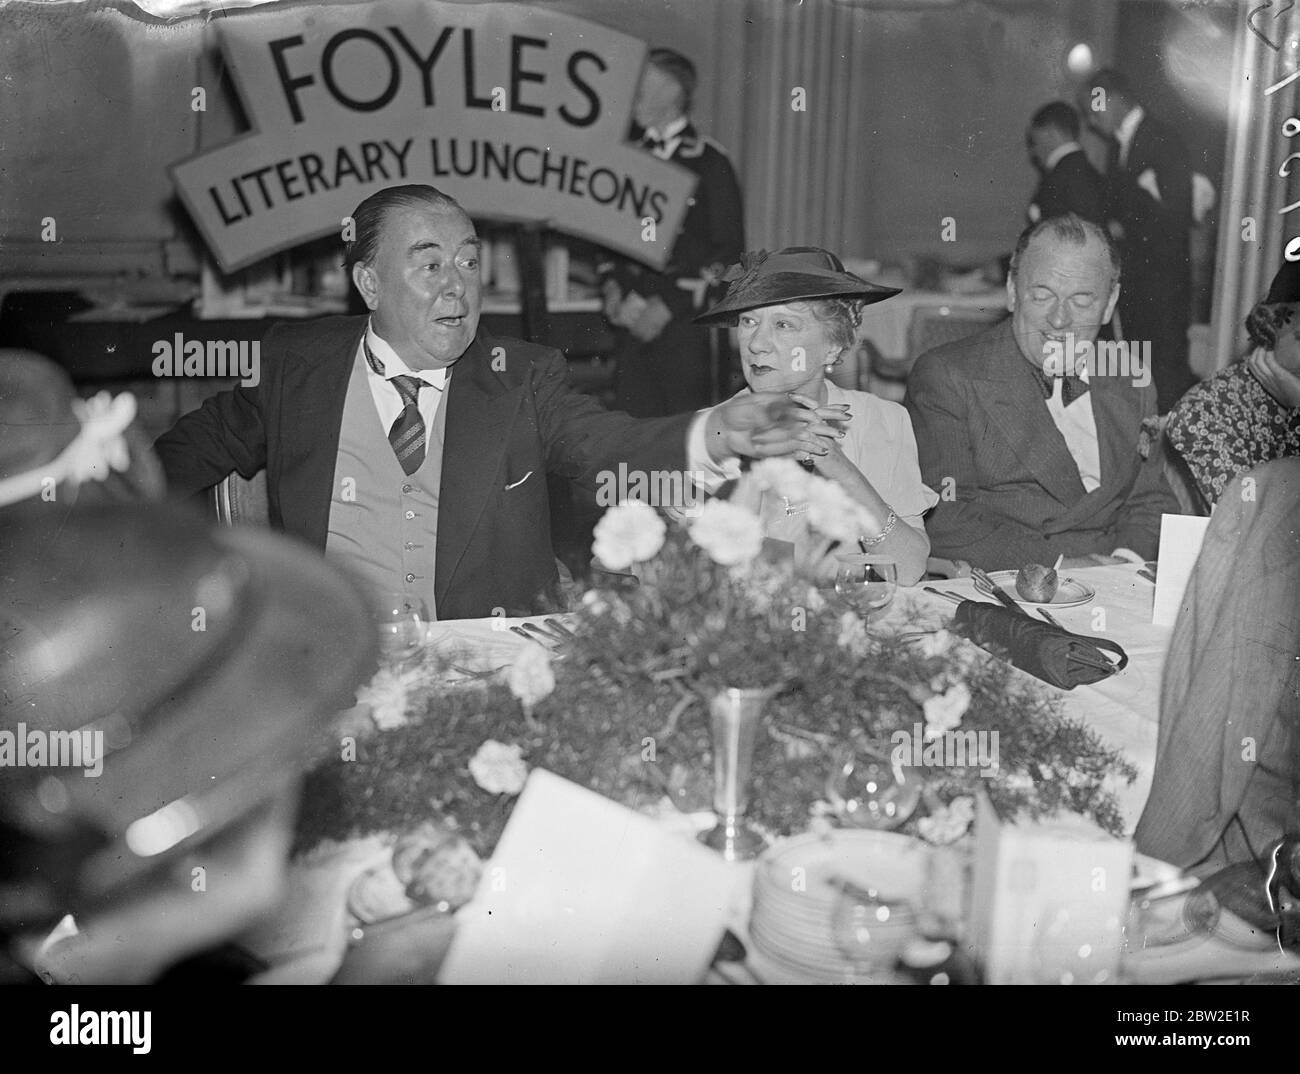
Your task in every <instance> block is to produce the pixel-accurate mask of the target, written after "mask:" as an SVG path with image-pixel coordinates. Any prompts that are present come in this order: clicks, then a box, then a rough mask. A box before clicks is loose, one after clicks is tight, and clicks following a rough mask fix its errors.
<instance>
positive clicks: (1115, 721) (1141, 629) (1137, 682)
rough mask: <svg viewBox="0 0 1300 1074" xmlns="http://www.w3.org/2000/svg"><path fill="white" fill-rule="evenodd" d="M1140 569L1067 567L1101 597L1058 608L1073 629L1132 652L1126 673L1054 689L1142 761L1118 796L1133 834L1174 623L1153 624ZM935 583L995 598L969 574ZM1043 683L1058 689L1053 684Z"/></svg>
mask: <svg viewBox="0 0 1300 1074" xmlns="http://www.w3.org/2000/svg"><path fill="white" fill-rule="evenodd" d="M1138 569H1139V568H1138V566H1137V565H1136V564H1124V565H1122V566H1115V567H1089V568H1086V569H1084V570H1077V571H1069V572H1065V577H1070V578H1075V579H1077V580H1079V581H1080V582H1085V583H1086V584H1088V585H1090V586H1092V587H1093V588H1094V589H1095V590H1096V591H1097V595H1096V597H1095V598H1093V600H1092V601H1090V602H1089V603H1087V604H1082V605H1080V606H1078V607H1076V608H1061V609H1056V610H1053V612H1052V614H1053V616H1055V618H1056V619H1057V620H1058V621H1059V622H1060V624H1061V625H1062V626H1063V627H1065V628H1066V629H1067V630H1073V631H1075V632H1076V633H1078V634H1083V635H1089V634H1096V635H1098V636H1103V637H1107V638H1109V639H1111V640H1112V641H1115V642H1118V643H1119V644H1120V645H1121V646H1123V648H1124V651H1125V652H1127V653H1128V657H1129V662H1128V666H1127V667H1126V668H1125V669H1124V670H1123V671H1121V672H1119V674H1117V675H1112V676H1111V677H1110V678H1108V679H1102V680H1101V682H1098V683H1095V684H1093V685H1092V686H1076V687H1075V688H1074V689H1073V690H1069V691H1065V690H1055V691H1053V692H1055V693H1057V694H1058V695H1059V696H1060V697H1061V698H1062V699H1063V701H1064V704H1065V711H1066V714H1067V715H1069V716H1073V717H1075V718H1077V719H1079V720H1082V721H1083V722H1084V723H1086V724H1087V725H1088V726H1089V727H1090V728H1092V729H1093V730H1094V731H1096V732H1097V734H1099V735H1100V736H1101V737H1102V739H1103V740H1105V741H1106V742H1107V743H1108V744H1109V745H1111V746H1114V747H1115V748H1117V749H1120V750H1122V751H1123V752H1124V754H1125V755H1126V756H1127V757H1128V759H1129V760H1130V761H1132V762H1133V763H1134V764H1135V765H1136V766H1137V769H1138V778H1137V779H1136V780H1135V781H1134V782H1133V784H1132V785H1131V786H1129V787H1127V788H1125V789H1124V790H1123V791H1121V792H1120V794H1119V800H1120V803H1119V804H1120V809H1121V811H1122V812H1123V814H1124V818H1125V820H1126V821H1127V822H1128V828H1129V831H1130V832H1131V831H1132V829H1133V828H1134V827H1135V826H1136V825H1137V821H1138V817H1139V816H1141V814H1142V807H1143V805H1144V804H1145V803H1146V799H1147V795H1148V794H1149V793H1150V791H1151V776H1152V772H1153V771H1154V769H1155V750H1156V729H1157V725H1158V722H1159V717H1160V677H1161V673H1162V672H1163V670H1164V662H1165V651H1166V649H1167V648H1168V646H1169V635H1170V633H1171V629H1170V628H1169V627H1161V626H1155V625H1153V624H1152V622H1151V608H1152V602H1153V600H1154V598H1155V590H1156V587H1155V586H1154V585H1152V584H1151V583H1150V582H1148V581H1147V580H1146V579H1144V578H1140V577H1138V574H1137V571H1138ZM931 584H932V585H933V587H934V588H936V589H945V590H948V591H950V592H953V593H958V594H960V595H961V596H965V597H974V598H976V599H979V600H988V599H990V598H987V597H982V596H980V595H979V594H978V593H977V592H976V590H975V586H974V583H973V582H972V581H971V580H970V579H950V580H948V581H942V582H933V583H931ZM922 596H923V597H924V600H925V601H926V602H927V607H929V608H932V609H934V610H935V611H937V612H940V613H943V614H945V615H948V616H950V615H951V613H952V611H954V610H955V606H954V605H953V604H952V603H950V602H948V601H945V600H943V599H942V598H940V597H934V596H931V595H929V594H923V595H922ZM1043 688H1044V689H1047V690H1052V689H1053V688H1052V687H1049V686H1047V685H1046V684H1044V687H1043Z"/></svg>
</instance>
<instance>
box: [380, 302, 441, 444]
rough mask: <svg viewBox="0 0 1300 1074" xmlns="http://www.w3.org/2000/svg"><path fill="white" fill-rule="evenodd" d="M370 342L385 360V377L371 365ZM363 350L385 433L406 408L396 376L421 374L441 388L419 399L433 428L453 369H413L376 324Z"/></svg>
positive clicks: (426, 422)
mask: <svg viewBox="0 0 1300 1074" xmlns="http://www.w3.org/2000/svg"><path fill="white" fill-rule="evenodd" d="M366 343H369V344H370V351H371V353H372V354H374V356H375V357H376V358H378V359H379V361H380V362H381V363H383V366H384V374H383V376H380V375H379V374H378V373H376V372H375V371H374V369H372V368H371V366H370V363H369V362H366V357H365V344H366ZM359 350H360V351H361V355H360V358H361V361H363V362H366V380H367V383H369V385H370V394H371V395H372V396H373V397H374V400H375V409H376V410H377V411H378V412H379V421H380V423H381V424H382V425H383V427H384V435H385V436H387V435H388V430H389V429H391V428H392V427H393V422H395V421H396V420H397V419H398V417H400V416H401V413H402V411H403V410H404V409H405V404H404V403H403V402H402V396H401V393H400V392H399V391H398V390H397V388H396V387H395V386H394V385H392V384H390V383H389V382H390V381H391V380H392V379H393V378H394V377H418V378H419V379H420V380H422V381H424V383H425V384H429V385H432V386H433V387H434V388H436V389H437V391H432V392H426V391H421V392H420V397H419V402H418V405H419V407H420V417H421V418H423V419H424V427H425V429H426V430H427V429H432V428H433V419H434V416H435V415H436V414H437V413H438V407H439V405H440V404H441V402H442V397H443V396H444V395H445V394H446V388H447V381H448V379H449V377H450V374H451V370H450V368H442V369H418V370H416V369H411V368H410V367H409V366H408V365H407V364H406V363H405V362H404V361H402V359H401V358H399V357H398V356H397V352H396V351H395V350H393V348H392V347H390V346H389V345H388V344H387V343H385V342H384V340H383V339H382V338H381V337H380V336H379V335H378V333H376V332H375V327H374V325H373V324H368V325H366V335H365V340H364V341H363V342H362V345H361V347H360V348H359Z"/></svg>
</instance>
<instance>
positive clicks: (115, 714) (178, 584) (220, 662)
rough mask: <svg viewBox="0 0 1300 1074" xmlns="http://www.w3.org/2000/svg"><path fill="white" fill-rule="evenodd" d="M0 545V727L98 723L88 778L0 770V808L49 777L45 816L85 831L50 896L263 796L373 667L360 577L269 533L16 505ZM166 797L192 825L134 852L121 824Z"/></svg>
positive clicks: (110, 887) (114, 879)
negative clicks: (98, 753) (95, 836)
mask: <svg viewBox="0 0 1300 1074" xmlns="http://www.w3.org/2000/svg"><path fill="white" fill-rule="evenodd" d="M56 516H58V517H56ZM0 544H3V545H6V546H7V547H5V548H4V552H5V553H6V554H5V555H4V556H0V559H2V560H3V561H4V564H5V569H4V570H3V571H2V572H0V575H3V577H0V585H2V586H3V587H4V588H5V589H6V592H7V594H8V595H9V597H10V598H11V599H10V600H9V601H8V602H7V607H6V609H5V613H4V615H3V616H0V619H3V620H4V622H3V623H0V628H3V632H4V634H5V636H6V637H8V638H9V639H10V640H9V642H8V645H7V646H6V653H5V654H4V656H3V658H0V659H2V660H3V662H2V663H0V684H2V685H3V687H4V689H3V691H2V692H0V727H4V728H6V729H10V730H12V729H13V728H14V727H15V725H16V724H17V723H18V722H19V721H25V722H26V724H27V727H28V728H39V729H41V730H43V731H60V730H61V731H73V730H77V729H80V728H83V727H85V726H86V725H88V724H92V725H93V724H94V722H95V721H107V722H102V723H99V724H98V726H101V727H102V728H103V729H104V733H105V737H104V754H105V756H104V757H103V768H102V772H101V773H100V774H99V775H98V776H96V777H93V778H85V777H84V776H83V774H82V771H81V770H80V769H72V770H69V769H64V770H62V771H61V772H60V771H59V770H57V769H53V770H52V769H48V768H46V769H43V770H33V769H30V768H28V769H18V768H4V769H0V808H3V810H4V813H5V814H6V815H7V816H9V817H11V818H12V817H15V816H23V815H26V816H28V817H31V816H33V810H36V811H37V812H38V813H39V810H40V809H41V806H40V804H39V803H40V799H39V798H38V795H37V784H38V783H39V782H40V781H41V780H42V779H43V778H45V777H49V776H50V775H52V774H53V775H56V776H57V777H59V779H60V782H61V783H62V785H63V791H62V792H61V796H62V797H63V798H64V800H65V804H64V807H63V809H62V810H61V811H60V812H61V817H60V818H51V820H52V821H53V820H55V819H57V820H59V821H60V822H62V823H64V824H71V825H74V826H77V827H80V828H82V829H83V830H94V831H97V832H98V833H99V834H100V835H101V836H102V845H101V846H99V847H98V848H97V849H96V851H95V852H94V853H93V854H92V855H90V856H89V857H88V858H87V859H86V860H83V861H81V862H79V863H78V862H67V863H66V864H67V866H68V867H69V872H68V873H66V874H65V875H64V876H63V877H62V878H61V882H58V883H56V884H55V887H57V888H58V889H59V890H57V891H52V892H51V894H53V895H55V896H56V897H57V900H58V904H59V907H58V908H59V909H61V910H62V911H63V912H71V911H75V910H76V909H77V908H78V907H80V908H83V909H84V908H86V907H89V906H94V905H99V904H101V903H102V902H104V901H106V900H109V899H110V898H116V897H119V896H120V895H121V893H122V891H123V890H124V889H128V888H130V887H131V886H133V882H134V881H138V880H141V879H142V878H144V877H145V876H147V875H149V874H152V873H153V872H154V871H155V870H156V869H157V868H158V867H159V866H161V865H165V864H167V863H168V862H169V861H172V860H174V859H175V858H176V857H177V856H179V855H181V854H185V853H189V852H191V851H193V850H194V848H196V847H197V846H200V845H202V844H203V843H205V842H206V841H208V840H209V839H211V838H212V837H213V836H215V835H217V834H219V833H220V832H221V831H223V830H225V829H226V828H228V827H229V826H231V825H232V824H234V823H236V822H238V821H239V820H241V819H242V818H243V817H245V816H247V815H248V814H249V813H250V812H251V811H252V810H253V809H255V808H256V807H258V806H259V805H260V804H261V803H263V802H265V801H266V800H267V799H268V798H269V797H271V796H273V795H274V794H277V793H279V792H280V791H281V790H282V789H283V788H285V787H286V786H287V785H288V784H289V783H291V782H292V780H294V779H295V778H297V776H298V774H300V772H301V771H302V769H303V768H304V767H305V765H306V764H307V762H308V761H309V760H312V759H314V758H312V757H311V756H310V754H311V753H312V752H314V751H316V750H319V749H320V748H322V746H323V744H324V742H325V741H326V740H327V739H328V737H329V735H328V728H329V726H330V725H331V723H332V721H333V720H334V719H335V717H336V715H337V713H339V712H340V711H342V710H343V709H345V708H347V707H349V706H350V705H351V704H352V703H353V699H354V691H355V689H356V687H357V686H358V684H359V683H361V682H363V681H364V680H365V679H366V678H367V677H368V675H369V674H370V673H371V672H372V671H373V669H374V666H375V653H376V648H377V639H376V637H375V631H374V630H373V629H372V626H371V623H370V618H369V615H368V614H367V611H366V606H365V603H364V600H363V598H362V596H361V593H360V591H359V590H357V589H356V588H355V587H354V585H353V584H352V583H351V582H350V581H348V580H347V579H346V578H344V577H343V576H342V575H341V574H339V572H338V571H337V570H335V569H334V568H332V567H331V566H329V565H328V564H327V563H325V562H324V560H322V559H321V558H320V557H319V555H317V554H315V553H314V552H313V551H312V550H311V549H309V548H308V547H307V546H306V545H302V544H299V543H298V542H296V541H293V540H290V539H287V538H284V537H282V536H279V535H277V534H273V533H271V532H270V531H261V530H255V529H228V530H213V529H210V528H209V527H208V526H206V525H204V524H202V523H201V522H200V521H199V520H197V519H195V518H192V517H191V516H190V515H189V513H188V512H181V511H179V510H177V509H175V508H172V507H165V508H163V507H156V508H155V507H151V508H139V507H134V508H128V507H119V506H113V507H97V508H86V509H83V510H75V509H74V510H71V511H66V512H56V511H51V512H49V516H48V517H43V516H41V515H27V516H25V517H24V518H22V519H20V520H19V522H18V524H17V525H16V526H15V527H14V528H13V529H12V530H11V531H10V533H9V534H7V535H6V537H5V539H4V540H3V541H2V542H0ZM200 612H202V615H201V616H200V615H199V613H200ZM200 626H201V627H202V629H196V627H200ZM10 699H15V700H17V701H19V702H21V703H15V704H7V703H6V702H8V701H9V700H10ZM115 736H116V741H114V737H115ZM180 802H184V808H183V809H181V810H180V813H181V814H182V815H183V816H184V817H185V818H186V819H187V821H188V822H189V823H190V824H191V826H192V830H190V831H188V832H186V833H184V835H183V838H179V839H176V840H175V841H174V842H172V843H170V844H169V843H167V841H166V840H163V841H162V842H161V843H160V844H158V845H157V846H156V847H153V848H150V847H148V846H146V847H144V848H143V849H142V846H141V843H140V833H141V831H142V828H141V826H140V824H139V823H138V822H140V821H141V820H142V819H143V818H160V826H162V827H164V828H165V825H164V824H162V823H161V821H162V820H165V819H166V818H165V816H164V813H165V811H166V810H169V809H173V808H174V807H175V806H176V804H177V803H180ZM160 811H162V812H160ZM133 826H134V830H135V833H136V838H135V839H134V840H133V839H132V837H131V835H130V833H129V830H131V829H132V828H133ZM146 827H147V825H146ZM37 828H38V830H37V831H36V832H35V833H34V834H35V836H36V839H37V841H38V842H39V839H40V833H39V825H38V826H37ZM56 828H57V826H56V825H52V826H51V831H50V836H51V838H52V839H53V840H54V842H55V843H57V842H58V840H57V838H55V836H56V834H57V833H56ZM151 849H152V851H153V852H150V853H147V852H145V851H148V850H151ZM53 879H54V878H52V877H49V876H46V877H45V878H44V880H45V882H46V884H47V886H48V884H49V882H50V881H51V880H53Z"/></svg>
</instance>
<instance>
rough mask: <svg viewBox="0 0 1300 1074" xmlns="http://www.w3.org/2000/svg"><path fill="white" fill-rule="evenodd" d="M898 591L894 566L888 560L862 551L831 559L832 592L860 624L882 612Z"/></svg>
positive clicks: (895, 567) (896, 568)
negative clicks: (832, 568) (833, 585)
mask: <svg viewBox="0 0 1300 1074" xmlns="http://www.w3.org/2000/svg"><path fill="white" fill-rule="evenodd" d="M897 590H898V567H897V565H896V564H894V563H893V562H892V561H891V560H888V559H884V558H882V557H880V556H874V555H871V554H870V553H864V552H843V553H840V554H839V555H837V556H836V557H835V592H836V594H837V595H838V596H839V598H840V600H842V601H843V602H844V603H845V604H846V605H847V606H848V607H849V608H850V609H851V610H852V611H855V612H857V614H858V615H860V616H861V617H862V619H863V621H864V622H869V621H870V620H871V617H872V616H873V615H876V614H878V613H880V612H883V611H884V610H885V609H886V608H888V607H889V604H890V602H891V601H892V600H893V599H894V593H895V592H897Z"/></svg>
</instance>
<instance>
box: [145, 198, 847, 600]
mask: <svg viewBox="0 0 1300 1074" xmlns="http://www.w3.org/2000/svg"><path fill="white" fill-rule="evenodd" d="M354 220H355V224H356V239H355V241H353V242H351V243H349V244H348V247H347V263H348V266H349V268H350V270H351V274H352V280H353V282H354V284H355V285H356V287H357V290H358V291H359V292H360V293H361V296H362V298H363V299H364V300H365V303H366V305H367V307H368V308H369V309H370V311H371V314H370V316H369V317H368V318H366V317H331V318H325V319H322V320H318V321H312V322H308V323H306V324H295V325H282V326H278V327H277V328H275V329H273V330H272V331H271V332H270V333H269V334H268V336H267V338H266V340H265V341H264V346H263V348H262V351H263V353H262V364H263V368H262V370H261V376H260V379H259V382H258V384H257V385H256V386H255V387H251V388H250V387H240V388H237V389H235V390H233V391H230V392H225V393H222V394H220V395H217V396H215V397H213V398H211V399H209V400H207V401H206V402H205V403H204V404H203V406H202V407H200V408H199V409H198V410H197V411H195V412H193V413H191V414H188V415H186V416H185V417H183V418H181V419H180V421H179V422H177V424H176V426H175V427H174V428H172V429H171V430H170V431H169V432H168V433H165V434H164V435H163V436H162V437H161V438H160V439H159V440H158V443H157V445H156V446H157V451H158V454H159V456H160V458H161V459H162V463H163V468H164V470H165V471H166V474H167V478H168V484H169V488H170V491H171V492H172V494H174V495H178V496H187V495H191V494H193V493H195V492H197V491H198V490H200V489H203V488H206V487H208V486H211V485H213V484H215V483H216V482H218V481H220V480H221V479H222V478H224V477H225V476H226V475H227V474H229V473H230V472H231V471H238V472H239V473H240V474H241V475H242V476H244V477H246V478H247V477H251V476H252V475H253V474H254V473H256V472H257V471H259V470H261V469H263V468H265V469H266V473H267V493H268V498H269V506H270V518H271V522H272V524H273V525H275V526H277V527H279V528H281V529H283V530H285V531H287V532H289V533H291V534H295V535H297V536H299V537H302V538H303V539H304V540H306V541H307V542H308V543H309V544H311V545H313V546H315V547H316V548H318V549H322V550H323V551H324V552H325V554H326V556H327V558H329V559H332V560H334V561H336V562H338V563H340V564H344V565H346V566H347V567H348V568H349V569H351V570H352V571H353V573H355V574H357V575H358V576H359V577H360V578H361V580H362V581H363V583H366V584H367V586H368V588H369V589H371V590H372V591H379V590H382V591H385V592H388V591H392V592H397V591H401V593H402V595H403V597H404V599H410V600H411V601H413V602H414V601H422V602H424V603H425V604H426V605H427V606H428V607H429V608H430V610H431V611H432V613H433V614H434V616H435V617H436V618H439V619H455V618H470V617H481V616H487V615H491V614H501V613H502V612H504V613H507V614H512V615H513V614H527V613H530V612H534V611H536V610H538V608H539V599H540V595H542V594H544V593H545V592H546V591H547V590H548V589H549V588H550V587H551V586H552V585H553V584H554V583H555V581H556V569H555V559H554V555H553V553H552V549H551V543H550V536H549V517H548V504H547V493H546V480H545V478H546V475H547V474H548V473H553V474H558V475H561V476H564V477H568V478H572V479H575V480H577V481H579V482H580V483H582V484H585V485H588V486H592V487H594V486H595V485H596V484H597V483H598V482H599V481H600V480H601V478H600V474H601V473H602V472H604V471H613V470H616V469H617V467H618V465H619V464H620V463H622V464H625V465H626V467H627V468H628V470H629V471H647V472H653V471H684V470H687V468H688V466H689V465H690V463H689V462H688V459H690V458H693V459H696V460H699V459H702V458H703V457H704V456H705V455H707V456H708V457H711V458H720V457H725V456H727V455H732V454H745V455H757V456H764V455H770V454H785V453H788V452H791V451H794V450H811V449H812V448H814V447H817V446H818V445H819V439H818V433H820V434H822V435H828V434H829V435H834V432H833V430H832V429H831V427H830V426H828V425H826V424H824V423H822V422H820V420H819V415H817V414H814V413H811V412H808V411H804V410H801V409H800V408H798V407H796V406H795V405H794V404H793V403H791V402H790V401H789V400H787V399H785V398H784V397H783V396H777V395H772V394H768V395H765V396H763V397H755V400H756V401H754V402H750V403H747V404H743V405H740V406H735V405H733V404H734V403H736V402H737V401H736V400H730V401H728V402H727V403H725V404H722V405H721V406H718V407H715V408H714V409H713V410H712V411H710V412H708V414H700V415H693V414H686V415H681V416H679V417H673V418H663V419H659V420H654V421H637V420H635V419H633V418H630V417H628V416H627V415H626V414H618V413H611V412H609V411H606V410H604V409H602V408H601V407H600V406H599V404H597V403H596V402H594V401H593V400H592V399H590V398H589V397H586V396H583V395H580V394H578V393H576V392H573V391H571V390H570V389H569V388H568V387H567V386H566V384H565V372H566V367H565V362H564V358H563V356H562V355H561V354H560V353H559V352H558V351H555V350H552V349H550V348H546V347H541V346H537V345H534V344H531V343H524V342H521V341H519V340H512V339H497V338H493V337H490V336H488V335H486V334H484V333H480V332H479V329H478V322H479V311H480V305H481V295H480V283H479V268H478V246H479V240H478V236H477V235H476V234H475V231H474V225H473V224H472V223H471V222H470V219H469V217H467V216H466V215H465V213H464V211H463V210H462V209H461V208H460V206H459V205H458V204H457V203H456V202H455V201H454V200H453V199H451V198H449V197H447V196H446V195H444V194H442V193H441V192H440V191H438V190H436V189H434V188H433V187H429V186H404V187H392V188H389V189H387V190H384V191H380V192H379V193H377V194H374V195H372V196H371V197H370V198H367V199H366V201H364V202H363V203H362V204H361V205H360V206H359V207H358V209H357V210H356V213H355V214H354ZM688 437H689V440H690V443H689V445H688ZM817 453H818V454H821V452H820V451H818V452H817ZM444 459H445V464H444ZM678 487H682V488H688V487H690V482H689V481H688V480H686V479H685V476H684V477H683V481H682V482H681V483H680V484H679V485H678ZM661 506H682V505H661Z"/></svg>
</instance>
